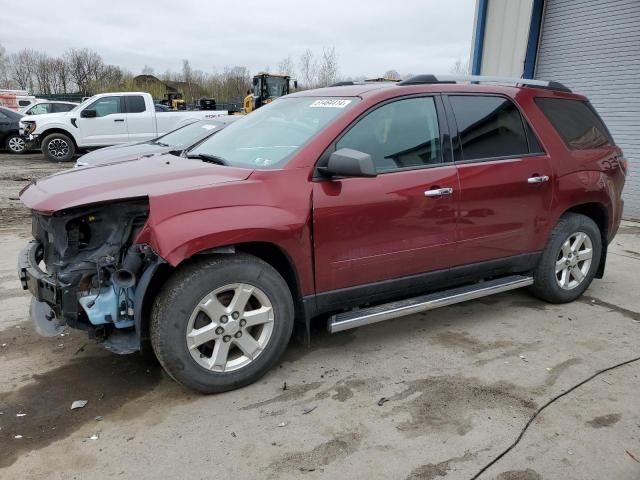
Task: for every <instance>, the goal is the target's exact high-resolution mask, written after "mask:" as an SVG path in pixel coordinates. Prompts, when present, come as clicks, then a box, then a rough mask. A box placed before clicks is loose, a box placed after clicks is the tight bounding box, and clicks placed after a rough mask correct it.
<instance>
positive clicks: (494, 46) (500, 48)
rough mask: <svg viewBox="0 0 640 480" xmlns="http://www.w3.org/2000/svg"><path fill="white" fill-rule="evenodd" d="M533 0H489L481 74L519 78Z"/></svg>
mask: <svg viewBox="0 0 640 480" xmlns="http://www.w3.org/2000/svg"><path fill="white" fill-rule="evenodd" d="M532 3H533V0H490V1H489V2H488V5H487V13H486V24H485V29H484V39H483V42H484V45H483V55H482V64H481V67H480V72H479V73H480V74H482V75H499V76H507V77H520V76H521V75H522V69H523V64H524V55H525V50H526V46H527V37H528V35H529V23H530V20H531V6H532Z"/></svg>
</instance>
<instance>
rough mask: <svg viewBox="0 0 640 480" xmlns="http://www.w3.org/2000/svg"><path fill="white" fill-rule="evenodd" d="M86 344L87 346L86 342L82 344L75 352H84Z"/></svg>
mask: <svg viewBox="0 0 640 480" xmlns="http://www.w3.org/2000/svg"><path fill="white" fill-rule="evenodd" d="M86 346H87V344H86V343H85V344H84V345H82V346H81V347H80V348H79V349H78V350H76V353H74V355H77V354H79V353H82V352H84V347H86Z"/></svg>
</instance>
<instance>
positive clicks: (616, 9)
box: [536, 0, 640, 219]
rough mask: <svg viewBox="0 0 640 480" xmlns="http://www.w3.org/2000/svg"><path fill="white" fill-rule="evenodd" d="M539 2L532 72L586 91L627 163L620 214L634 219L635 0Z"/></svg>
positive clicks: (638, 89) (637, 198)
mask: <svg viewBox="0 0 640 480" xmlns="http://www.w3.org/2000/svg"><path fill="white" fill-rule="evenodd" d="M545 3H546V6H545V14H544V23H543V26H542V36H541V39H540V46H539V51H538V58H537V64H536V78H541V79H547V80H549V79H551V80H557V81H559V82H562V83H564V84H565V85H567V86H568V87H569V88H571V89H572V90H574V91H575V92H577V93H582V94H585V95H586V96H587V97H589V99H590V100H591V102H592V103H593V104H594V106H595V107H596V109H597V110H598V112H599V113H600V115H601V116H602V117H603V118H604V120H605V122H606V124H607V126H608V127H609V129H610V130H611V133H612V134H613V137H614V139H615V140H616V143H617V144H618V145H620V147H622V149H623V150H624V152H625V156H626V157H627V159H628V160H629V163H630V170H631V171H630V174H629V177H627V184H626V186H625V192H624V199H625V211H624V216H625V217H626V218H634V219H640V1H639V0H547V1H546V2H545Z"/></svg>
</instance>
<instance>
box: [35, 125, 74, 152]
mask: <svg viewBox="0 0 640 480" xmlns="http://www.w3.org/2000/svg"><path fill="white" fill-rule="evenodd" d="M53 133H61V134H62V135H66V136H67V137H69V138H70V139H71V141H72V142H73V146H74V147H75V148H76V150H77V149H78V142H77V141H76V137H74V136H73V133H71V132H70V131H69V130H65V129H64V128H60V127H51V128H48V129H46V130H45V131H44V132H42V133H41V134H40V139H41V142H42V141H44V139H45V138H47V137H48V136H49V135H51V134H53Z"/></svg>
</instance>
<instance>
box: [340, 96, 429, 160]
mask: <svg viewBox="0 0 640 480" xmlns="http://www.w3.org/2000/svg"><path fill="white" fill-rule="evenodd" d="M339 148H353V149H354V150H359V151H361V152H365V153H368V154H369V155H371V157H372V158H373V162H374V163H375V165H376V169H377V170H378V171H379V172H384V171H392V170H398V169H401V168H408V167H424V166H426V165H433V164H438V163H440V130H439V128H438V115H437V113H436V106H435V102H434V100H433V98H430V97H425V98H409V99H406V100H398V101H396V102H392V103H388V104H386V105H383V106H382V107H379V108H376V109H375V110H374V111H372V112H371V113H368V114H367V115H366V116H365V117H364V118H362V119H360V120H358V122H357V123H356V124H355V126H354V127H353V128H351V129H350V130H349V131H348V132H347V133H346V134H345V135H344V136H343V137H342V138H341V139H340V140H339V141H338V143H337V144H336V149H339Z"/></svg>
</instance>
